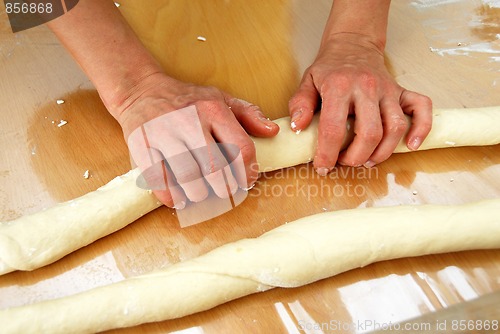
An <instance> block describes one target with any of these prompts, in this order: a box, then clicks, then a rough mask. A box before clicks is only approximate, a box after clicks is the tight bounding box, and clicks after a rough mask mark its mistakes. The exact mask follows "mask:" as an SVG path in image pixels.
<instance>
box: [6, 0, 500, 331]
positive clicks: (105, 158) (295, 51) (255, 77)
mask: <svg viewBox="0 0 500 334" xmlns="http://www.w3.org/2000/svg"><path fill="white" fill-rule="evenodd" d="M421 2H423V1H413V2H412V1H394V3H393V5H392V8H391V15H390V25H389V33H388V36H389V42H388V46H387V56H386V60H387V64H388V66H389V68H390V69H391V72H392V73H393V75H394V76H395V77H396V79H397V80H398V82H400V83H401V84H402V85H403V86H405V87H406V88H408V89H412V90H415V91H419V92H421V93H423V94H426V95H428V96H430V97H431V98H432V99H433V102H434V105H435V106H436V107H440V108H455V107H481V106H490V105H500V63H499V62H498V61H495V59H497V58H498V56H497V58H495V52H497V53H498V52H500V45H499V44H498V41H499V40H498V37H495V36H496V34H499V33H500V31H499V29H500V28H498V25H496V26H495V25H492V24H489V25H488V26H486V23H488V22H490V23H491V22H495V20H497V21H496V22H498V20H500V13H499V10H494V9H492V8H489V7H487V6H485V5H483V4H482V3H481V1H463V2H458V5H457V4H455V5H453V4H451V5H436V6H427V7H424V6H423V5H422V6H421V5H419V3H421ZM146 3H147V4H146ZM412 3H413V4H412ZM120 4H121V7H120V10H121V11H122V13H123V14H124V15H125V16H126V18H127V19H128V20H129V22H130V23H131V25H132V26H133V28H134V29H135V30H136V32H137V33H138V34H139V36H140V37H141V39H142V40H143V41H144V43H145V45H146V46H147V47H148V48H149V49H150V50H151V51H152V53H153V54H154V55H155V56H156V57H157V58H158V60H159V61H160V62H161V63H162V64H163V66H164V67H165V68H166V70H167V71H168V72H169V73H171V74H172V75H174V76H176V77H177V78H180V79H183V80H187V81H192V82H197V83H200V84H208V85H215V86H218V87H220V88H222V89H225V90H226V91H228V92H230V93H231V94H233V95H235V96H238V97H240V98H243V99H246V100H249V101H251V102H253V103H255V104H258V105H260V106H261V107H262V109H263V110H264V111H265V112H266V113H267V115H268V116H269V117H271V118H277V117H280V116H284V115H286V114H287V101H288V99H289V98H290V96H291V94H293V92H294V89H295V88H296V87H297V84H298V81H299V80H300V76H301V73H302V71H303V70H304V69H305V68H306V67H307V66H308V65H309V64H310V62H311V61H312V60H313V59H314V56H315V52H316V49H317V45H318V43H319V38H320V36H321V31H322V27H323V24H324V22H325V20H326V17H327V15H328V10H329V6H330V3H329V2H328V1H314V2H311V1H297V0H290V1H284V0H283V1H269V2H262V3H258V4H253V3H252V4H250V3H249V2H247V1H242V0H241V1H240V0H231V1H223V0H218V1H210V2H208V1H160V0H155V1H147V2H144V1H138V0H135V1H132V0H128V1H120ZM459 14H460V15H459ZM457 17H458V18H462V19H463V20H462V21H460V20H458V19H457ZM430 18H432V20H431V19H430ZM439 20H442V21H439ZM471 22H475V23H476V24H471ZM478 22H479V25H478V24H477V23H478ZM481 24H483V26H484V27H489V29H490V30H488V29H481V27H482V26H481ZM438 25H440V26H441V28H442V29H441V30H437V29H435V28H436V27H437V26H438ZM443 27H444V28H443ZM491 29H493V30H494V29H496V31H495V30H494V31H493V33H492V32H491ZM198 36H203V37H205V38H206V41H199V40H198V39H197V37H198ZM495 38H497V39H496V40H495ZM478 43H483V44H482V45H483V47H482V49H481V52H475V51H470V50H471V49H474V47H475V46H477V44H478ZM459 44H460V45H459ZM451 49H458V51H456V50H455V51H454V50H451ZM476 49H477V48H476ZM450 50H451V51H450ZM460 50H461V51H462V52H460ZM464 50H465V51H464ZM467 50H469V51H467ZM0 71H1V72H0V73H1V74H2V75H1V77H0V108H1V112H0V147H1V150H0V221H8V220H11V219H15V218H17V217H19V216H21V215H24V214H29V213H32V212H36V211H39V210H41V209H43V208H45V207H49V206H52V205H53V204H55V203H57V202H61V201H65V200H69V199H72V198H74V197H77V196H80V195H83V194H85V193H87V192H89V191H92V190H94V189H96V188H97V187H99V186H100V185H102V184H104V183H106V182H107V181H109V180H110V179H112V178H113V177H115V176H116V175H119V174H122V173H124V172H126V171H127V170H129V169H130V162H129V156H128V152H127V148H126V145H125V142H124V140H123V137H122V133H121V130H120V128H119V126H118V125H117V124H116V122H115V121H114V120H113V118H112V117H111V116H109V115H108V114H107V111H106V110H105V108H104V106H103V105H102V103H101V102H100V100H99V96H98V94H97V93H96V91H95V90H94V89H93V87H92V85H91V83H90V82H89V80H88V79H87V78H86V77H85V76H84V74H83V73H82V72H81V71H80V70H79V68H78V66H77V65H76V64H75V63H74V62H73V61H72V59H71V58H70V57H69V55H67V54H66V52H65V50H64V49H63V48H62V47H61V46H60V45H59V44H58V42H57V40H56V39H55V38H54V37H53V36H52V35H51V33H50V32H49V31H48V29H47V28H46V27H37V28H34V29H30V30H28V31H25V32H21V33H17V34H13V33H12V32H11V31H10V28H9V26H8V20H7V17H6V14H5V12H0ZM58 99H62V100H64V102H65V103H63V104H57V103H56V100H58ZM61 120H65V121H67V122H68V123H67V124H66V125H64V126H61V127H58V124H59V123H60V121H61ZM499 131H500V130H499ZM86 170H89V173H90V178H89V179H85V178H84V177H83V174H84V172H85V171H86ZM285 189H287V191H286V192H285ZM498 196H500V146H498V145H497V146H490V147H474V148H455V149H453V148H450V149H442V150H433V151H426V152H417V153H410V154H399V155H394V156H392V157H391V158H390V159H389V160H388V161H386V162H385V163H383V164H381V165H379V166H377V167H376V168H374V169H373V170H372V171H370V172H367V171H366V170H364V169H354V168H339V169H338V170H337V171H335V172H334V173H333V174H332V175H331V176H330V177H326V178H320V177H318V176H317V175H316V174H314V173H313V172H312V168H311V167H310V166H308V165H302V166H297V167H295V168H291V169H287V170H285V171H276V172H273V173H268V174H265V175H263V176H262V177H261V179H260V181H259V183H258V185H257V186H256V187H255V188H254V189H253V190H252V191H250V192H249V195H248V198H247V199H246V200H245V201H244V202H243V203H242V204H241V205H239V206H238V207H236V208H235V209H234V210H232V211H230V212H228V213H226V214H224V215H222V216H220V217H217V218H214V219H212V220H210V221H207V222H204V223H201V224H198V225H195V226H191V227H187V228H180V227H179V223H178V221H177V219H176V213H175V211H174V210H172V209H168V208H165V207H163V208H160V209H158V210H156V211H154V212H152V213H151V214H149V215H147V216H145V217H143V218H141V219H140V220H138V221H136V222H135V223H133V224H131V225H130V226H128V227H127V228H125V229H123V230H121V231H118V232H116V233H114V234H112V235H110V236H108V237H106V238H104V239H101V240H99V241H97V242H95V243H93V244H92V245H89V246H87V247H85V248H83V249H81V250H79V251H77V252H75V253H73V254H71V255H68V256H66V257H65V258H63V259H62V260H60V261H58V262H56V263H54V264H52V265H50V266H47V267H44V268H41V269H38V270H36V271H33V272H15V273H11V274H8V275H5V276H2V277H0V308H6V307H10V306H17V305H23V304H27V303H33V302H37V301H41V300H47V299H51V298H56V297H59V296H65V295H69V294H73V293H76V292H79V291H84V290H87V289H91V288H93V287H96V286H101V285H105V284H109V283H112V282H115V281H119V280H122V279H123V278H125V277H131V276H135V275H138V274H141V273H146V272H150V271H152V270H155V269H159V268H164V267H166V266H169V265H170V264H172V263H176V262H178V261H182V260H185V259H188V258H192V257H195V256H197V255H199V254H202V253H205V252H206V251H208V250H210V249H212V248H214V247H217V246H218V245H222V244H225V243H227V242H230V241H234V240H238V239H241V238H244V237H254V236H258V235H260V234H262V233H263V232H265V231H268V230H270V229H272V228H274V227H276V226H279V225H281V224H284V223H285V222H289V221H292V220H294V219H297V218H300V217H303V216H306V215H310V214H314V213H318V212H322V211H329V210H340V209H347V208H357V207H368V206H393V205H400V204H423V203H435V204H460V203H465V202H470V201H475V200H480V199H485V198H494V197H498ZM359 233H363V231H359ZM332 246H333V247H334V246H335V245H332ZM499 263H500V250H492V251H471V252H462V253H455V254H443V255H433V256H426V257H421V258H410V259H401V260H395V261H386V262H382V263H377V264H374V265H370V266H368V267H365V268H361V269H357V270H352V271H350V272H347V273H344V274H341V275H338V276H336V277H333V278H330V279H326V280H323V281H320V282H317V283H314V284H311V285H309V286H305V287H302V288H298V289H289V290H288V289H276V290H274V291H269V292H265V293H261V294H257V295H253V296H249V297H245V298H243V299H240V300H237V301H234V302H230V303H228V304H225V305H222V306H220V307H217V308H215V309H212V310H210V311H207V312H203V313H200V314H196V315H193V316H189V317H186V318H183V319H178V320H173V321H167V322H162V323H155V324H147V325H143V326H140V327H137V328H133V329H124V330H117V331H116V332H124V333H137V332H143V333H159V332H162V333H164V332H173V331H181V330H186V331H185V332H183V333H221V332H255V333H271V332H275V333H278V332H290V333H299V332H300V333H320V332H319V331H316V332H314V331H312V330H309V331H307V330H301V331H298V329H299V327H300V324H301V322H300V320H301V319H302V320H304V319H306V322H308V323H309V324H313V323H327V324H328V323H333V324H336V323H337V322H339V321H342V322H345V323H347V324H350V323H351V322H357V321H361V322H365V321H377V322H379V323H388V322H389V321H390V322H393V323H394V322H396V321H401V320H405V319H408V318H410V317H413V316H418V315H420V314H424V313H428V312H429V311H432V310H435V309H440V308H443V307H446V306H449V305H452V304H456V303H459V302H461V301H464V300H468V299H471V298H474V297H475V296H479V295H484V294H487V293H489V292H492V291H498V290H500V264H499ZM172 288H173V289H175V287H172ZM457 320H460V319H457ZM302 324H304V322H302ZM311 326H312V325H311ZM332 328H333V327H330V328H329V329H328V328H326V327H325V328H324V330H323V332H325V333H328V332H340V331H335V330H333V329H332ZM358 331H361V330H359V328H358Z"/></svg>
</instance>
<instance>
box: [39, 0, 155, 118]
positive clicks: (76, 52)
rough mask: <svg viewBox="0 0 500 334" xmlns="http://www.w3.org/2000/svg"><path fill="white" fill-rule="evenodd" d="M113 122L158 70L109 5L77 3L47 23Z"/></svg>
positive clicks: (89, 0)
mask: <svg viewBox="0 0 500 334" xmlns="http://www.w3.org/2000/svg"><path fill="white" fill-rule="evenodd" d="M48 26H49V27H50V29H51V30H52V31H53V32H54V33H55V35H56V36H57V37H58V38H59V40H60V41H61V43H62V44H63V45H64V46H65V47H66V49H67V50H68V51H69V52H70V53H71V54H72V56H73V58H74V59H75V60H76V61H77V62H78V64H79V65H80V66H81V67H82V69H83V70H84V72H85V73H86V74H87V76H88V77H89V78H90V80H91V81H92V82H93V84H94V86H95V87H96V88H97V90H98V92H99V94H100V95H101V98H102V100H103V102H104V104H105V105H106V107H107V108H108V110H109V111H110V112H111V113H112V114H113V116H114V117H115V118H117V116H118V115H117V113H119V112H120V109H121V106H122V105H123V104H124V103H126V101H127V98H128V97H129V94H130V93H131V92H132V91H133V90H134V88H135V87H136V86H137V85H138V84H139V83H140V82H142V81H143V79H144V78H146V77H148V76H151V75H153V74H155V73H158V72H161V71H162V69H161V67H160V65H159V64H158V63H157V62H156V60H155V59H154V58H153V57H152V56H151V55H150V54H149V52H148V51H147V50H146V48H145V47H144V46H143V45H142V43H141V42H140V40H139V39H138V38H137V36H136V35H135V34H134V32H133V31H132V29H131V28H130V27H129V25H128V24H127V22H126V21H125V19H124V18H123V17H122V16H121V14H120V12H119V11H118V9H117V8H116V6H115V5H114V3H113V1H104V0H80V2H79V3H78V5H77V6H76V7H75V8H74V9H72V10H71V11H69V12H68V13H66V14H65V15H63V16H61V17H59V18H57V19H55V20H53V21H51V22H50V23H48Z"/></svg>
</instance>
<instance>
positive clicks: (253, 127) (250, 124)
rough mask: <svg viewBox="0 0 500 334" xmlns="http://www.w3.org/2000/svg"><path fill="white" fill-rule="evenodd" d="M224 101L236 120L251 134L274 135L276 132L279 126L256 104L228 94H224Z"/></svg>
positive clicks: (258, 135) (257, 135) (260, 135)
mask: <svg viewBox="0 0 500 334" xmlns="http://www.w3.org/2000/svg"><path fill="white" fill-rule="evenodd" d="M226 103H227V104H228V106H229V108H230V109H231V110H232V112H233V114H234V116H235V117H236V119H237V120H238V122H240V124H241V125H242V126H243V128H244V129H245V130H246V131H247V132H248V133H249V134H251V135H252V136H256V137H274V136H275V135H277V134H278V132H279V130H280V128H279V126H278V125H277V124H276V123H274V122H272V121H270V120H269V119H268V118H267V117H266V116H264V114H263V113H262V111H261V110H260V108H259V107H258V106H256V105H254V104H251V103H249V102H247V101H244V100H241V99H237V98H234V97H229V96H226Z"/></svg>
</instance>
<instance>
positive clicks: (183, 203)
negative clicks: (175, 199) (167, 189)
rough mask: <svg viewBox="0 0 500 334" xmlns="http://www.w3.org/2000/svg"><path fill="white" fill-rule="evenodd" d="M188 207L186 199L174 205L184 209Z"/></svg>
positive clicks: (175, 207) (176, 207) (178, 208)
mask: <svg viewBox="0 0 500 334" xmlns="http://www.w3.org/2000/svg"><path fill="white" fill-rule="evenodd" d="M185 207H186V201H180V202H179V203H177V204H175V205H174V209H176V210H182V209H184V208H185Z"/></svg>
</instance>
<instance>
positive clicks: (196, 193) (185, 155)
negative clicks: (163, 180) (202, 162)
mask: <svg viewBox="0 0 500 334" xmlns="http://www.w3.org/2000/svg"><path fill="white" fill-rule="evenodd" d="M157 145H158V149H159V150H160V151H161V152H162V154H163V156H164V157H165V160H166V161H167V164H168V167H169V168H170V170H171V171H172V174H173V176H174V177H175V180H176V182H177V184H179V186H180V187H181V188H182V190H184V193H185V194H186V197H187V198H188V199H189V200H190V201H192V202H201V201H203V200H204V199H205V198H207V196H208V189H207V186H206V184H205V181H204V178H203V175H202V173H201V171H200V167H199V166H198V163H197V162H196V160H195V159H194V158H193V156H192V154H191V152H190V151H189V150H188V149H187V147H185V145H184V143H180V142H175V141H173V140H172V141H170V142H169V143H166V142H159V143H157Z"/></svg>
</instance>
